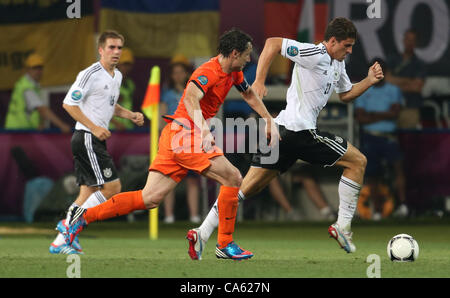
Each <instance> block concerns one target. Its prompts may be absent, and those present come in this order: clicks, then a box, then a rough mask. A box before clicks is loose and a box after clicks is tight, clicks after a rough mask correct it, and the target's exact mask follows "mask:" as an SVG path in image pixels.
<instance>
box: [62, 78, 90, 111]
mask: <svg viewBox="0 0 450 298" xmlns="http://www.w3.org/2000/svg"><path fill="white" fill-rule="evenodd" d="M92 81H94V78H93V77H92V74H89V72H85V71H82V72H80V73H79V74H78V76H77V79H76V80H75V83H73V84H72V86H71V87H70V89H69V92H67V94H66V97H65V98H64V103H65V104H67V105H70V106H77V105H79V104H80V103H81V102H82V101H84V100H85V98H86V97H87V95H88V93H89V89H90V87H91V85H92Z"/></svg>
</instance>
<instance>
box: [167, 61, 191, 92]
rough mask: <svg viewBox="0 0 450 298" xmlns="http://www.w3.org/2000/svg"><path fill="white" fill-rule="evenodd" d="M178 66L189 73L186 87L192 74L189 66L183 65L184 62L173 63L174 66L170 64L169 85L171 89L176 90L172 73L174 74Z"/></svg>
mask: <svg viewBox="0 0 450 298" xmlns="http://www.w3.org/2000/svg"><path fill="white" fill-rule="evenodd" d="M177 66H181V67H182V68H183V69H184V71H186V73H187V75H186V80H185V82H184V86H186V84H187V82H188V81H189V74H190V72H191V70H190V68H189V66H188V65H186V64H184V63H182V62H175V63H172V64H170V69H169V73H170V76H169V82H168V84H167V86H168V87H169V89H174V88H175V82H174V80H173V79H172V73H173V70H174V68H175V67H177Z"/></svg>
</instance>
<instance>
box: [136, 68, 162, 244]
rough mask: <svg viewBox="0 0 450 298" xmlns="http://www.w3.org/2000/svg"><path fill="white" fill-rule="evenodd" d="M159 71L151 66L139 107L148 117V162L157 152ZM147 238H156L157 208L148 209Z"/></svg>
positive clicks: (151, 160)
mask: <svg viewBox="0 0 450 298" xmlns="http://www.w3.org/2000/svg"><path fill="white" fill-rule="evenodd" d="M160 80H161V71H160V68H159V66H157V65H156V66H153V67H152V69H151V71H150V78H149V81H148V86H147V91H146V93H145V97H144V101H143V102H142V105H141V109H142V111H143V113H144V115H145V116H146V117H147V118H148V119H150V164H151V163H152V162H153V160H154V159H155V157H156V153H157V152H158V136H159V100H160ZM148 218H149V220H148V221H149V222H148V223H149V238H150V239H151V240H156V239H158V208H154V209H151V210H150V211H149V216H148Z"/></svg>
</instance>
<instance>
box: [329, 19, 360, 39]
mask: <svg viewBox="0 0 450 298" xmlns="http://www.w3.org/2000/svg"><path fill="white" fill-rule="evenodd" d="M357 33H358V31H357V30H356V27H355V25H354V24H353V23H352V21H350V20H349V19H346V18H342V17H338V18H334V19H333V20H331V22H330V23H329V24H328V26H327V29H326V30H325V41H328V40H330V38H332V37H335V38H336V40H337V41H342V40H345V39H347V38H353V39H354V40H356V34H357Z"/></svg>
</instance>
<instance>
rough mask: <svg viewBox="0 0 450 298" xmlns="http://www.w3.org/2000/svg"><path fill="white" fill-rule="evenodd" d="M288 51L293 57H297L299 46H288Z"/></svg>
mask: <svg viewBox="0 0 450 298" xmlns="http://www.w3.org/2000/svg"><path fill="white" fill-rule="evenodd" d="M287 53H288V55H289V56H291V57H295V56H297V54H298V48H297V47H294V46H290V47H288V48H287Z"/></svg>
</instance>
